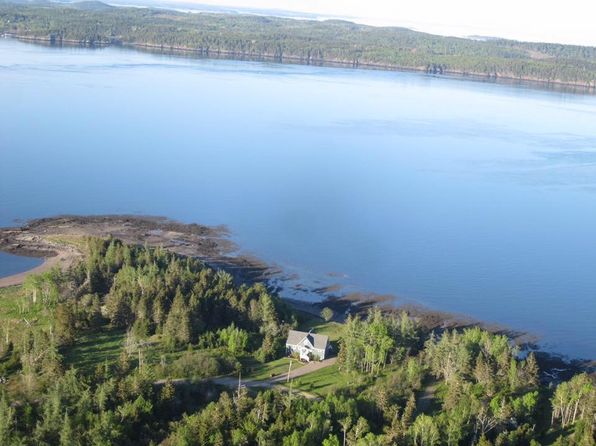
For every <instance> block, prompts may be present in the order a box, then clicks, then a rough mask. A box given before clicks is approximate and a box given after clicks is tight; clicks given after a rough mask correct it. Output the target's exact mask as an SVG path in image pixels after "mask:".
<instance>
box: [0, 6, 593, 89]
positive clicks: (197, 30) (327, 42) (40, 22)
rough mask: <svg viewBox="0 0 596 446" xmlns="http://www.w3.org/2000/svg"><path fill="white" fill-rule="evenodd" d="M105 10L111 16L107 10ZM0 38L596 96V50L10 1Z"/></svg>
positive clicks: (334, 24)
mask: <svg viewBox="0 0 596 446" xmlns="http://www.w3.org/2000/svg"><path fill="white" fill-rule="evenodd" d="M99 6H101V7H99ZM0 33H3V34H16V35H18V36H22V37H35V38H39V39H44V40H50V41H52V42H56V43H60V42H66V41H71V42H75V43H81V44H85V45H96V44H100V43H101V44H111V45H136V46H148V47H157V48H159V49H163V50H173V49H179V50H192V51H195V52H197V54H199V55H202V56H207V57H223V56H225V57H231V58H256V59H259V58H263V59H265V58H266V59H273V60H277V61H280V62H284V61H285V62H297V63H304V64H345V65H349V66H353V67H376V68H381V69H412V70H420V71H426V72H430V73H435V74H465V75H477V76H483V77H490V78H508V79H521V80H531V81H542V82H550V83H563V84H569V85H576V86H585V87H590V88H596V48H594V47H582V46H572V45H559V44H547V43H522V42H515V41H510V40H502V39H497V40H489V41H477V40H471V39H462V38H454V37H441V36H434V35H430V34H425V33H420V32H415V31H411V30H408V29H405V28H378V27H371V26H364V25H357V24H354V23H350V22H345V21H337V20H330V21H325V22H317V21H305V20H293V19H283V18H273V17H259V16H245V15H230V14H189V13H180V12H175V11H168V10H158V9H140V8H111V7H108V6H107V5H102V4H101V3H100V2H84V4H79V5H77V4H70V5H57V4H49V3H45V4H16V3H7V2H2V1H1V0H0Z"/></svg>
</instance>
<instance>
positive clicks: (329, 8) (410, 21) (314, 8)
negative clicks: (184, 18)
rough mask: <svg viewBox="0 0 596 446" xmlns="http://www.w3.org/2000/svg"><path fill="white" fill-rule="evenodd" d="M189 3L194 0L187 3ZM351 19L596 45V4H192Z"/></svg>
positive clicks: (305, 0) (234, 0)
mask: <svg viewBox="0 0 596 446" xmlns="http://www.w3.org/2000/svg"><path fill="white" fill-rule="evenodd" d="M186 1H189V0H186ZM190 1H195V2H197V3H203V4H212V5H225V6H237V7H251V8H266V9H283V10H289V11H296V12H308V13H315V14H321V15H330V16H335V17H346V18H348V17H349V18H351V19H352V20H355V21H358V22H361V23H367V24H371V25H394V26H408V27H411V28H415V29H418V30H421V31H427V32H431V33H438V34H448V35H457V36H465V35H471V34H478V35H487V36H497V37H507V38H512V39H519V40H531V41H547V42H560V43H575V44H579V45H593V46H596V1H594V0H567V1H566V2H561V1H554V0H497V1H495V0H492V1H486V0H408V1H403V0H393V1H391V0H190Z"/></svg>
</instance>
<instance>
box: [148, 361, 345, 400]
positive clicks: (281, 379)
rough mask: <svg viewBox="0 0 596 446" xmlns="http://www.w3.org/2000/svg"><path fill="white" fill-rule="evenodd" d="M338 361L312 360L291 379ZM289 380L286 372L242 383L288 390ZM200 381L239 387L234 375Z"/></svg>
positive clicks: (179, 381)
mask: <svg viewBox="0 0 596 446" xmlns="http://www.w3.org/2000/svg"><path fill="white" fill-rule="evenodd" d="M336 362H337V358H329V359H325V360H324V361H320V362H310V363H308V364H306V365H305V366H303V367H300V368H299V369H296V370H293V371H292V372H291V373H290V380H292V379H295V378H298V377H300V376H304V375H307V374H309V373H312V372H315V371H317V370H321V369H324V368H325V367H329V366H332V365H333V364H335V363H336ZM287 380H288V374H287V373H284V374H283V375H279V376H276V377H275V378H271V379H263V380H259V379H246V380H244V379H243V380H241V382H240V384H241V385H242V386H243V387H248V388H251V389H252V388H265V389H277V390H281V391H284V392H288V391H289V386H290V384H288V383H287ZM165 382H166V380H165V379H160V380H158V381H156V382H155V384H158V385H163V384H165ZM171 382H172V383H173V384H188V383H191V382H192V380H190V379H185V378H178V379H172V380H171ZM199 382H212V383H214V384H218V385H220V386H225V387H229V388H230V389H237V388H238V378H237V377H234V376H219V377H216V378H209V379H203V380H200V381H199ZM292 393H293V394H297V395H301V396H303V397H304V398H306V399H309V400H314V399H319V398H320V397H319V396H317V395H314V394H312V393H308V392H305V391H303V390H298V389H292Z"/></svg>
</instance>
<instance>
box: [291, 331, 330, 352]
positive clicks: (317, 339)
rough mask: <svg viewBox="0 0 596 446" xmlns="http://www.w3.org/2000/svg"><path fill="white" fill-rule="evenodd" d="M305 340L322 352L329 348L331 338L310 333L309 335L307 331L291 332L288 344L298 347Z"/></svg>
mask: <svg viewBox="0 0 596 446" xmlns="http://www.w3.org/2000/svg"><path fill="white" fill-rule="evenodd" d="M305 338H308V341H309V342H310V343H311V344H312V345H313V346H314V348H317V349H321V350H325V349H326V348H327V344H328V343H329V336H326V335H320V334H315V333H310V332H309V333H307V332H305V331H298V330H290V332H289V333H288V340H287V341H286V344H290V345H298V344H300V343H301V342H302V341H303V340H304V339H305Z"/></svg>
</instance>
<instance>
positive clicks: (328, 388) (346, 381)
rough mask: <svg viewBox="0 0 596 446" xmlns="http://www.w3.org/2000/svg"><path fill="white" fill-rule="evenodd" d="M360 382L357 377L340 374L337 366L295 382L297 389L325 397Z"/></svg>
mask: <svg viewBox="0 0 596 446" xmlns="http://www.w3.org/2000/svg"><path fill="white" fill-rule="evenodd" d="M357 381H358V377H357V376H353V375H351V374H348V373H343V372H340V371H339V370H338V368H337V364H333V365H332V366H329V367H325V368H324V369H320V370H317V371H316V372H312V373H309V374H307V375H304V376H301V377H299V378H296V379H295V380H293V384H292V385H293V387H294V388H295V389H300V390H304V391H305V392H309V393H314V394H316V395H319V396H325V395H327V394H328V393H329V392H332V391H335V390H337V389H341V388H342V387H347V386H350V385H352V384H353V383H354V382H357Z"/></svg>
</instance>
